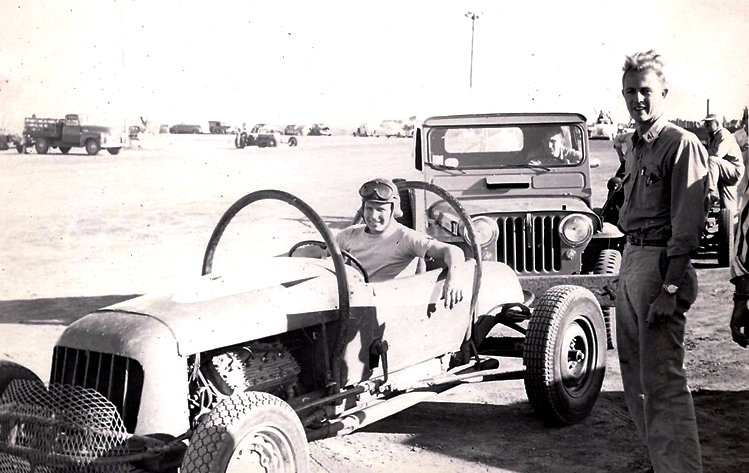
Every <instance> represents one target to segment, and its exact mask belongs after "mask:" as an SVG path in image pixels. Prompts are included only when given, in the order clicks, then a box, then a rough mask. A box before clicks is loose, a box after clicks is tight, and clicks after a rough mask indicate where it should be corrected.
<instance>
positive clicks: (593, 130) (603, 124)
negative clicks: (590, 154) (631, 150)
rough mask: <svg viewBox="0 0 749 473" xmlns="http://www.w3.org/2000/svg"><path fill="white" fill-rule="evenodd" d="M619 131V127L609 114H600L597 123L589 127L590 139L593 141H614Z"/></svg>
mask: <svg viewBox="0 0 749 473" xmlns="http://www.w3.org/2000/svg"><path fill="white" fill-rule="evenodd" d="M618 131H619V125H617V124H616V123H614V121H613V120H612V119H611V117H609V116H608V114H606V113H604V112H600V113H599V114H598V118H596V120H595V122H594V123H593V124H592V125H588V138H590V139H592V140H596V139H603V140H613V139H614V136H616V134H617V133H618Z"/></svg>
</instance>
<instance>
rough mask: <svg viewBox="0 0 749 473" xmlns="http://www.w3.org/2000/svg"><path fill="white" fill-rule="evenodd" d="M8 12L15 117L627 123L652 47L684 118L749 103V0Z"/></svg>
mask: <svg viewBox="0 0 749 473" xmlns="http://www.w3.org/2000/svg"><path fill="white" fill-rule="evenodd" d="M468 12H473V13H478V15H479V16H478V19H477V20H475V21H474V22H472V21H471V20H470V19H469V18H467V17H466V13H468ZM0 18H4V19H5V20H4V21H3V26H2V31H1V32H0V127H4V128H20V127H22V124H23V117H25V116H30V115H31V114H32V113H34V114H36V115H37V116H39V117H42V116H44V117H62V116H63V115H64V114H66V113H81V114H83V115H85V116H87V117H89V118H91V119H94V120H98V121H101V122H107V123H122V122H123V120H128V121H130V122H137V120H138V117H141V116H143V117H144V118H147V119H149V120H150V121H152V122H158V123H166V124H174V123H197V122H206V121H207V120H220V121H225V122H227V123H229V124H232V125H235V124H239V123H241V122H247V123H248V124H253V123H257V122H271V123H278V124H291V123H296V124H311V123H315V122H324V123H327V124H329V125H336V124H337V125H356V124H360V123H379V122H380V121H381V120H383V119H407V118H408V117H411V116H416V117H419V118H426V117H428V116H432V115H441V114H452V113H490V112H504V111H515V112H518V111H520V112H522V111H535V112H539V111H548V112H558V111H563V112H578V113H582V114H584V115H585V116H586V117H588V119H592V118H593V117H594V115H596V114H597V111H598V110H605V111H609V112H611V113H612V115H613V116H614V118H615V119H617V120H619V121H626V120H627V118H628V117H627V112H626V108H625V107H624V103H623V101H622V99H621V95H620V90H621V67H622V64H623V61H624V58H625V55H628V54H632V53H634V52H637V51H645V50H648V49H656V50H657V51H659V52H660V53H661V54H662V55H663V56H664V58H665V60H666V62H667V65H668V66H667V67H668V68H667V70H666V74H667V80H668V81H669V87H670V92H669V97H668V101H667V107H668V108H667V110H668V112H667V113H668V114H669V116H670V118H677V117H678V118H684V119H700V118H702V117H704V115H705V114H706V112H707V104H708V100H709V107H710V111H711V112H712V113H719V114H722V115H725V116H727V117H728V118H739V117H740V116H741V111H742V109H743V107H744V106H745V105H749V54H747V51H749V0H720V1H718V0H713V1H696V0H678V1H674V0H649V1H646V0H631V1H624V2H616V3H615V2H610V1H603V0H580V1H575V0H569V1H564V2H562V1H534V0H525V1H520V2H518V1H505V0H494V1H490V0H475V1H470V0H467V1H440V0H431V1H430V0H412V1H409V0H378V1H359V2H354V1H348V0H315V1H309V0H287V1H284V2H267V1H266V2H253V1H245V0H214V1H187V0H116V1H115V0H57V1H55V2H47V1H42V0H0ZM472 23H473V27H474V29H473V34H472ZM472 44H473V48H472ZM472 49H473V59H472V60H471V50H472ZM471 78H472V79H471Z"/></svg>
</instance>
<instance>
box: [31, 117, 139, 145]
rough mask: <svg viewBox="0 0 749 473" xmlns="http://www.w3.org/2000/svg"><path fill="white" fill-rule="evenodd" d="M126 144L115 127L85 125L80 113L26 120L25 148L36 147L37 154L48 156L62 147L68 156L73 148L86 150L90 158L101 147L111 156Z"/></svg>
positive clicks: (125, 140) (122, 134) (124, 138)
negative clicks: (51, 151)
mask: <svg viewBox="0 0 749 473" xmlns="http://www.w3.org/2000/svg"><path fill="white" fill-rule="evenodd" d="M126 143H127V136H126V135H125V134H124V133H118V132H117V131H115V130H114V129H112V128H109V127H105V126H97V125H82V124H81V120H80V118H79V116H78V115H77V114H74V113H71V114H68V115H65V118H36V117H35V116H32V117H31V118H26V119H24V126H23V142H22V143H20V145H21V146H22V147H23V148H24V149H22V150H21V151H19V152H23V151H24V150H25V148H28V147H31V146H33V147H34V149H35V150H36V152H37V153H39V154H47V152H48V151H49V149H50V148H59V149H60V152H61V153H62V154H68V152H70V150H71V148H85V149H86V152H87V153H88V154H90V155H92V156H93V155H96V154H98V153H99V150H101V149H102V148H104V149H106V150H107V151H108V152H109V154H113V155H114V154H118V153H119V152H120V150H121V149H122V147H123V146H125V144H126Z"/></svg>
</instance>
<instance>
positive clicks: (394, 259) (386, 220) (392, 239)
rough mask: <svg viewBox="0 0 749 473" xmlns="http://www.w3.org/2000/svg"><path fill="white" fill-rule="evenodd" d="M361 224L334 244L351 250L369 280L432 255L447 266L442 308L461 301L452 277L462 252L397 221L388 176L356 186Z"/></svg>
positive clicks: (389, 276)
mask: <svg viewBox="0 0 749 473" xmlns="http://www.w3.org/2000/svg"><path fill="white" fill-rule="evenodd" d="M359 195H360V196H361V199H362V206H361V209H360V210H359V211H360V213H361V215H362V217H363V218H364V223H363V224H358V225H352V226H350V227H348V228H345V229H343V230H341V231H340V232H339V233H338V234H337V235H336V243H338V246H339V247H340V248H341V249H342V250H345V251H348V252H349V253H351V254H352V255H353V256H354V257H355V258H356V259H358V260H359V262H360V263H361V264H362V266H364V269H366V270H367V272H368V273H369V278H370V281H372V282H378V281H386V280H389V279H393V278H394V277H395V276H397V275H398V274H400V272H401V271H403V270H404V269H405V268H406V267H407V266H408V265H409V264H411V262H412V261H413V259H414V258H424V257H429V258H434V259H436V260H439V261H442V263H443V265H444V266H445V267H447V276H446V277H445V284H444V286H443V288H442V298H443V299H444V300H445V307H449V308H450V309H452V308H453V306H454V305H455V304H457V303H458V302H460V301H461V300H463V288H462V286H461V283H460V279H459V278H458V277H456V276H455V273H456V272H457V270H458V268H459V266H460V265H461V264H462V263H463V262H465V255H464V254H463V251H462V250H461V249H460V248H458V247H457V246H454V245H449V244H446V243H443V242H441V241H438V240H435V239H433V238H431V237H429V236H427V235H424V234H423V233H419V232H417V231H415V230H412V229H410V228H408V227H406V226H404V225H401V224H400V223H398V222H397V221H396V220H395V219H396V218H398V217H400V216H402V215H403V212H402V211H401V207H400V197H399V195H398V188H397V187H396V185H395V184H394V183H393V181H391V180H389V179H382V178H378V179H373V180H371V181H368V182H365V183H364V184H363V185H362V186H361V188H360V189H359Z"/></svg>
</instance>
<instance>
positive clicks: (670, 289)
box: [663, 284, 679, 296]
mask: <svg viewBox="0 0 749 473" xmlns="http://www.w3.org/2000/svg"><path fill="white" fill-rule="evenodd" d="M663 290H664V291H666V292H667V293H669V294H671V295H672V296H673V295H674V294H676V291H678V290H679V286H677V285H675V284H664V285H663Z"/></svg>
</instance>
